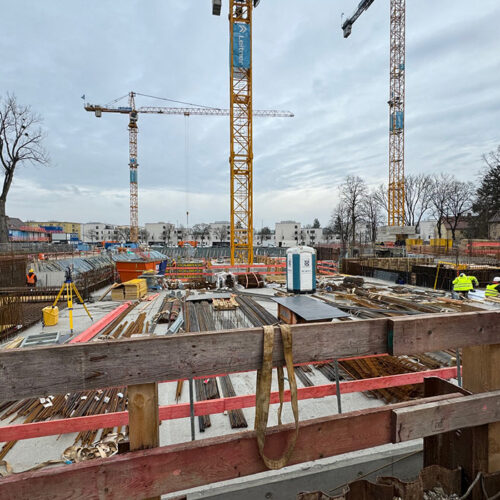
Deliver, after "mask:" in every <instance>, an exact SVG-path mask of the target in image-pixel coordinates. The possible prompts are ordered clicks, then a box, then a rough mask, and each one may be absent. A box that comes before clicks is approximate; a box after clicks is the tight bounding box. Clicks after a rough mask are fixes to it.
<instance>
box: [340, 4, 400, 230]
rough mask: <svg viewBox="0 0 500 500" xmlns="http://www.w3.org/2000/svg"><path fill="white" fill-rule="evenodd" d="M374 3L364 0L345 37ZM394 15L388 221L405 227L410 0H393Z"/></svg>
mask: <svg viewBox="0 0 500 500" xmlns="http://www.w3.org/2000/svg"><path fill="white" fill-rule="evenodd" d="M372 3H373V0H361V2H360V3H359V5H358V8H357V10H356V12H355V13H354V14H353V15H352V17H350V18H348V19H346V20H345V21H344V23H343V24H342V29H343V31H344V38H347V37H348V36H349V35H350V34H351V30H352V25H353V24H354V22H355V21H356V19H358V17H359V16H360V15H361V14H362V13H363V12H364V11H365V10H367V9H368V7H370V5H371V4H372ZM390 18H391V29H390V69H389V101H388V104H389V191H388V197H387V201H388V225H389V226H399V227H402V226H404V223H405V129H404V118H405V53H406V50H405V44H406V43H405V40H406V0H391V4H390Z"/></svg>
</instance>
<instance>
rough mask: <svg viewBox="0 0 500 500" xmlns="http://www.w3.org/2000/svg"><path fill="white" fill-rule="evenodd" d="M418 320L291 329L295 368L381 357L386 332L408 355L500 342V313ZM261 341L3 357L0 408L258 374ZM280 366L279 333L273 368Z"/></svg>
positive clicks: (221, 336) (227, 334)
mask: <svg viewBox="0 0 500 500" xmlns="http://www.w3.org/2000/svg"><path fill="white" fill-rule="evenodd" d="M421 318H422V317H405V318H391V319H389V318H380V319H370V320H362V321H356V322H338V323H314V324H300V325H292V326H291V329H292V334H293V358H294V362H295V363H297V364H298V363H311V362H316V361H323V360H328V359H335V358H348V357H354V356H366V355H373V354H382V353H385V352H387V332H388V327H389V325H392V331H393V332H394V337H395V339H396V346H398V347H399V346H403V347H404V349H403V350H404V351H405V352H411V353H419V352H428V351H432V350H439V349H443V348H448V347H453V346H457V345H474V343H475V344H481V343H485V342H486V343H492V342H493V341H496V342H497V343H498V342H499V340H500V328H499V325H500V322H499V321H498V320H499V319H500V311H499V312H497V311H487V312H484V313H465V314H458V315H455V314H449V315H437V314H436V315H430V316H424V317H423V318H424V319H421ZM478 324H479V325H483V326H477V325H478ZM405 325H409V326H407V327H406V328H405ZM422 332H424V333H422ZM428 332H430V333H428ZM405 336H409V338H405ZM412 337H415V341H413V338H412ZM427 337H432V341H430V339H429V338H427ZM262 339H263V336H262V329H261V328H251V329H239V330H228V331H219V332H206V333H201V334H200V333H194V334H183V335H173V336H165V337H146V338H137V339H126V340H119V341H112V342H111V341H108V342H91V343H87V344H75V345H60V346H50V347H39V348H30V349H19V350H12V351H8V352H0V377H1V380H2V384H0V401H9V400H15V399H21V398H28V397H42V396H47V395H49V394H65V393H67V392H73V391H79V390H87V389H100V388H103V387H121V386H123V385H132V384H143V383H151V382H156V381H167V380H178V379H182V378H192V377H197V376H200V375H205V376H209V375H216V374H218V373H232V372H237V371H248V370H255V369H258V368H260V366H261V364H262ZM406 345H408V347H405V346H406ZM282 364H283V350H282V347H281V335H280V334H279V329H278V328H277V327H276V328H275V349H274V352H273V365H274V366H278V365H282ZM53 366H57V370H50V369H49V367H53Z"/></svg>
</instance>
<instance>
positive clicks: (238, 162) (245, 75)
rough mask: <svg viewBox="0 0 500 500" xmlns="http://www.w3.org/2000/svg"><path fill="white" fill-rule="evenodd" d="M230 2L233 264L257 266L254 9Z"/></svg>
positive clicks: (240, 0)
mask: <svg viewBox="0 0 500 500" xmlns="http://www.w3.org/2000/svg"><path fill="white" fill-rule="evenodd" d="M253 2H254V0H230V2H229V36H230V47H231V49H230V50H231V55H230V60H231V69H230V81H229V88H230V108H229V109H230V134H231V143H230V157H229V162H230V165H231V175H230V179H231V180H230V183H231V187H230V189H231V191H230V195H231V264H232V265H234V263H235V262H244V263H248V264H252V263H253V144H252V138H253V134H252V9H253Z"/></svg>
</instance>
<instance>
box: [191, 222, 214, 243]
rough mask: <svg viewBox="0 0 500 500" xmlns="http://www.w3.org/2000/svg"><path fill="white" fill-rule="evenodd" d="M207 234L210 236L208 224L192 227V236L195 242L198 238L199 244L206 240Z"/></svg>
mask: <svg viewBox="0 0 500 500" xmlns="http://www.w3.org/2000/svg"><path fill="white" fill-rule="evenodd" d="M209 234H210V226H209V225H208V224H205V223H201V224H195V225H194V226H193V236H194V239H195V240H197V239H198V238H200V240H201V242H202V243H203V242H204V241H205V238H207V236H209Z"/></svg>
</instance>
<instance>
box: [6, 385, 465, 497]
mask: <svg viewBox="0 0 500 500" xmlns="http://www.w3.org/2000/svg"><path fill="white" fill-rule="evenodd" d="M454 397H463V396H461V395H460V394H452V395H447V396H438V397H436V398H429V399H428V401H440V400H443V398H446V399H448V398H454ZM415 403H418V401H417V402H414V401H410V402H407V403H399V404H396V405H389V406H382V407H379V408H373V409H369V410H362V411H356V412H351V413H345V414H343V415H334V416H330V417H325V418H318V419H314V420H307V421H304V422H301V423H300V431H299V437H298V439H297V444H296V446H295V449H294V452H293V454H292V457H291V459H290V462H289V465H294V464H299V463H302V462H307V461H311V460H317V459H320V458H325V457H329V456H333V455H338V454H341V453H347V452H349V451H355V450H360V449H366V448H371V447H373V446H378V445H381V444H386V443H389V442H390V439H391V412H392V411H393V410H395V409H398V408H403V407H405V406H411V405H413V404H415ZM294 431H295V425H294V424H287V425H284V426H281V427H272V428H270V429H268V434H267V438H266V454H267V455H268V456H271V457H275V456H278V455H279V454H280V453H281V452H282V449H283V443H286V442H287V440H288V438H289V437H290V436H291V435H292V434H293V433H294ZM266 470H267V469H266V467H265V465H264V463H263V461H262V458H261V457H260V455H259V450H258V447H257V440H256V437H255V432H254V431H247V432H242V433H237V434H231V435H228V436H221V437H217V438H211V439H203V440H199V441H194V442H188V443H183V444H177V445H171V446H164V447H161V448H153V449H151V450H142V451H135V452H130V453H125V454H123V455H115V456H114V457H110V458H103V459H96V460H92V461H88V462H81V463H78V464H73V465H65V466H61V467H54V468H50V469H43V470H38V471H33V472H25V473H21V474H15V475H12V476H8V477H5V478H3V479H2V480H1V481H0V500H11V499H12V498H16V499H24V498H26V499H28V498H37V500H49V499H50V500H66V499H68V498H72V499H91V500H93V499H96V500H97V499H101V498H103V496H105V497H106V500H122V499H123V498H127V499H129V500H134V499H143V498H145V497H152V496H158V495H161V494H166V493H170V492H174V491H180V490H184V489H187V488H193V487H196V486H203V485H206V484H210V483H213V482H216V481H223V480H229V479H234V478H238V477H243V476H248V475H250V474H256V473H258V472H264V471H266Z"/></svg>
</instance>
